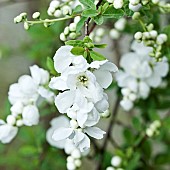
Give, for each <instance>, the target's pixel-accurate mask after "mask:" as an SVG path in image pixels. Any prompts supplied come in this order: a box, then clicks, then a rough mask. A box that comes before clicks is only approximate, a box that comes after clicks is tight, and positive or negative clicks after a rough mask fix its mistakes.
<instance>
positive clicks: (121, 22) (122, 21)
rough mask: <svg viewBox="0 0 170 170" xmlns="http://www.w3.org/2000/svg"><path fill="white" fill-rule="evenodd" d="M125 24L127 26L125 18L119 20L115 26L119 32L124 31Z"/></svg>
mask: <svg viewBox="0 0 170 170" xmlns="http://www.w3.org/2000/svg"><path fill="white" fill-rule="evenodd" d="M125 24H126V19H125V18H121V19H119V20H118V21H117V22H116V23H115V24H114V26H115V28H116V29H117V30H119V31H123V30H124V28H125Z"/></svg>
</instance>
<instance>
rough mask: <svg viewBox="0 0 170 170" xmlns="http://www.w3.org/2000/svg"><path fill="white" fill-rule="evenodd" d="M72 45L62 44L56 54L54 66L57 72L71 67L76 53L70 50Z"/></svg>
mask: <svg viewBox="0 0 170 170" xmlns="http://www.w3.org/2000/svg"><path fill="white" fill-rule="evenodd" d="M72 48H73V47H72V46H67V45H66V46H62V47H60V48H59V49H58V50H57V51H56V53H55V56H54V67H55V69H56V71H57V72H59V73H62V72H64V71H65V69H67V68H68V67H69V65H70V64H71V62H72V58H73V57H74V55H73V54H72V53H71V52H70V51H71V49H72Z"/></svg>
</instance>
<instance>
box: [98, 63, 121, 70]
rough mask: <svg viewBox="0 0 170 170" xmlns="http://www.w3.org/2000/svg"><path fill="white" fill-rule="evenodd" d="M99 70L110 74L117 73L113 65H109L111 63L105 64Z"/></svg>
mask: <svg viewBox="0 0 170 170" xmlns="http://www.w3.org/2000/svg"><path fill="white" fill-rule="evenodd" d="M100 70H106V71H110V72H116V71H118V68H117V66H116V65H115V64H113V63H111V62H106V63H104V64H103V65H102V66H101V67H100Z"/></svg>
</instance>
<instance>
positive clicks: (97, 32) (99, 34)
mask: <svg viewBox="0 0 170 170" xmlns="http://www.w3.org/2000/svg"><path fill="white" fill-rule="evenodd" d="M104 32H105V30H104V29H103V28H98V29H97V30H96V36H99V37H102V36H103V35H104Z"/></svg>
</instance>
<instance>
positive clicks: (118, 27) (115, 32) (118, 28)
mask: <svg viewBox="0 0 170 170" xmlns="http://www.w3.org/2000/svg"><path fill="white" fill-rule="evenodd" d="M126 22H127V21H126V19H125V18H120V19H119V20H118V21H116V22H115V24H114V28H112V29H111V30H110V33H109V34H110V37H111V38H112V39H113V40H117V39H119V38H120V35H121V32H122V31H123V30H124V29H125V26H126Z"/></svg>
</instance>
